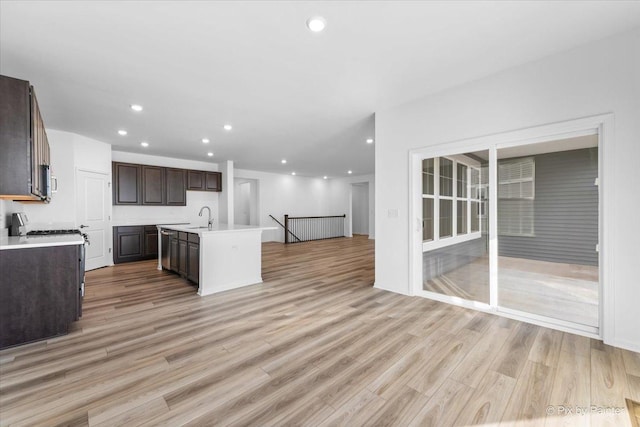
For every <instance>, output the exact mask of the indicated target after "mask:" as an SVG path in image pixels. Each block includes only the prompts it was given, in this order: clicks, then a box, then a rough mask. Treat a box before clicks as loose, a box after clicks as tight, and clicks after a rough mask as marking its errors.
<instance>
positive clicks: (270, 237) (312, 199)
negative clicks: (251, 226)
mask: <svg viewBox="0 0 640 427" xmlns="http://www.w3.org/2000/svg"><path fill="white" fill-rule="evenodd" d="M235 178H237V179H238V178H248V179H256V180H258V212H259V213H258V221H259V224H260V225H262V226H276V227H278V230H275V231H272V232H270V231H265V232H263V233H262V240H263V241H277V242H282V241H284V232H283V231H282V228H281V227H280V226H279V225H277V224H276V222H275V221H273V220H272V219H271V218H269V214H271V215H273V216H274V217H275V218H277V219H278V221H280V222H283V221H284V215H285V214H288V215H290V216H310V215H339V214H343V213H345V211H344V209H346V206H341V207H337V206H335V205H334V204H333V203H332V198H331V196H330V191H331V186H330V181H327V180H323V179H321V178H307V177H302V176H291V175H281V174H275V173H268V172H258V171H250V170H246V169H236V170H235ZM336 209H337V210H336Z"/></svg>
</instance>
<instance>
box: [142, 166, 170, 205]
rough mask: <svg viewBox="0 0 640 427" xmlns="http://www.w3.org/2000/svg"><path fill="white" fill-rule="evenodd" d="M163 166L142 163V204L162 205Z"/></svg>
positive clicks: (163, 202)
mask: <svg viewBox="0 0 640 427" xmlns="http://www.w3.org/2000/svg"><path fill="white" fill-rule="evenodd" d="M164 173H165V168H163V167H160V166H146V165H142V204H143V205H164V204H166V203H165V197H166V191H165V188H164V186H165V179H164Z"/></svg>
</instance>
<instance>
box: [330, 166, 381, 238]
mask: <svg viewBox="0 0 640 427" xmlns="http://www.w3.org/2000/svg"><path fill="white" fill-rule="evenodd" d="M357 183H366V184H367V185H368V188H369V219H368V225H369V231H368V233H364V234H369V238H370V239H374V238H375V233H376V229H375V223H376V221H375V219H376V218H375V209H374V207H375V199H376V196H375V189H376V186H375V178H374V175H359V176H350V177H346V178H335V179H331V180H329V185H330V193H329V194H330V199H331V209H332V210H333V211H334V212H335V213H336V215H341V214H347V230H346V232H347V236H348V235H350V234H351V229H350V228H349V225H350V223H351V221H349V218H350V217H351V215H352V212H351V209H352V206H351V191H352V185H351V184H357Z"/></svg>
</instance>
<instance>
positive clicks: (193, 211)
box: [109, 151, 220, 225]
mask: <svg viewBox="0 0 640 427" xmlns="http://www.w3.org/2000/svg"><path fill="white" fill-rule="evenodd" d="M111 156H112V159H113V161H115V162H126V163H138V164H143V165H153V166H165V167H172V168H181V169H194V170H206V171H217V170H218V165H217V164H216V163H207V162H200V161H195V160H182V159H174V158H171V157H161V156H151V155H148V154H139V153H126V152H122V151H113V152H112V154H111ZM109 167H111V165H109ZM218 197H219V196H218V193H215V192H211V191H187V205H186V206H114V207H113V224H114V225H126V224H141V223H148V224H160V223H168V222H195V223H202V224H203V225H206V224H207V218H205V217H204V216H203V217H199V216H198V212H199V211H200V208H202V207H203V206H209V207H210V208H211V213H212V215H213V219H214V223H215V224H218V223H219V219H220V218H219V215H218ZM203 215H206V213H205V214H203Z"/></svg>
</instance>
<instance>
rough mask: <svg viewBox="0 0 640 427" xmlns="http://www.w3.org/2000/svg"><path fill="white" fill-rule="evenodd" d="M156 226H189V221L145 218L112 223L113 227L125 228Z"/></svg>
mask: <svg viewBox="0 0 640 427" xmlns="http://www.w3.org/2000/svg"><path fill="white" fill-rule="evenodd" d="M156 224H174V225H175V224H189V221H188V220H186V219H184V220H181V219H145V218H136V219H116V220H113V221H112V222H111V225H112V226H113V227H125V226H128V225H131V226H139V225H156Z"/></svg>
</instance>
